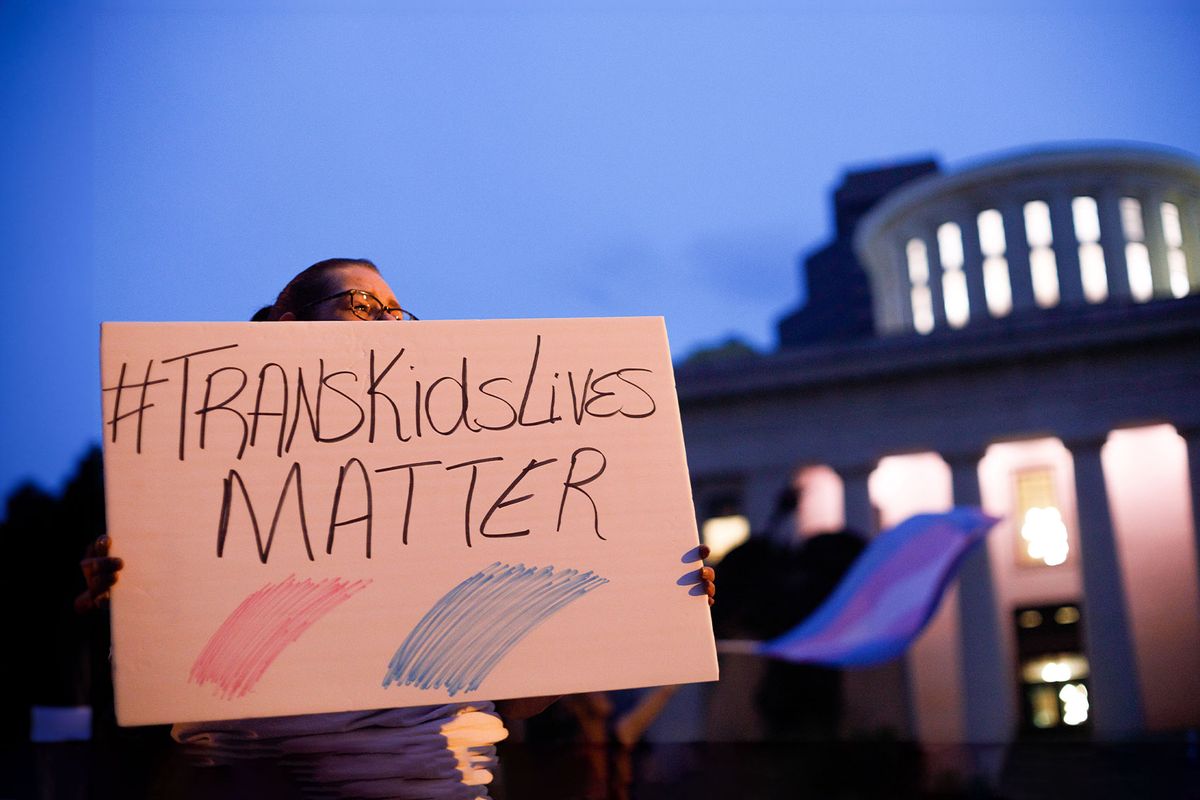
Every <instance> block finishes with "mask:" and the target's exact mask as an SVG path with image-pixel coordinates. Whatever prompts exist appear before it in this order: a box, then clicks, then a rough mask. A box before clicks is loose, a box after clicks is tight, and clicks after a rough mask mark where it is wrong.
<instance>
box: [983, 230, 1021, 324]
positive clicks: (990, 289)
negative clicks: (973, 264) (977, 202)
mask: <svg viewBox="0 0 1200 800" xmlns="http://www.w3.org/2000/svg"><path fill="white" fill-rule="evenodd" d="M976 222H977V224H978V226H979V249H980V250H981V251H982V252H983V295H984V298H985V299H986V300H987V307H988V313H990V314H991V315H992V316H993V317H1003V316H1004V315H1006V314H1008V312H1010V311H1012V286H1011V285H1010V284H1009V282H1008V259H1007V258H1005V257H1004V218H1003V217H1002V216H1000V212H999V211H997V210H996V209H994V208H989V209H988V210H987V211H981V212H979V217H978V218H977V220H976Z"/></svg>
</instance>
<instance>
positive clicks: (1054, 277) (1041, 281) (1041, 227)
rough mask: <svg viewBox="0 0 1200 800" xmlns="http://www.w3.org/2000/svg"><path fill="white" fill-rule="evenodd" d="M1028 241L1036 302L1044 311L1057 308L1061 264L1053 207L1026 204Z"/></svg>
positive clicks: (1041, 203) (1035, 201)
mask: <svg viewBox="0 0 1200 800" xmlns="http://www.w3.org/2000/svg"><path fill="white" fill-rule="evenodd" d="M1025 239H1026V241H1027V242H1028V244H1029V272H1030V277H1031V278H1032V279H1033V299H1034V301H1035V302H1036V303H1037V304H1038V305H1039V306H1041V307H1042V308H1053V307H1054V306H1056V305H1058V263H1057V262H1056V261H1055V259H1054V250H1052V249H1051V245H1052V244H1053V243H1054V236H1053V233H1052V232H1051V229H1050V206H1048V205H1046V203H1045V202H1043V201H1041V200H1031V201H1030V202H1028V203H1026V204H1025Z"/></svg>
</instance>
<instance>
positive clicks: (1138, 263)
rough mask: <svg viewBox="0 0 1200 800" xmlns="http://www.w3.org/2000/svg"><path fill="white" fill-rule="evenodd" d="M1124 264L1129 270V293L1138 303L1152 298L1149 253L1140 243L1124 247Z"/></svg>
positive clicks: (1152, 282)
mask: <svg viewBox="0 0 1200 800" xmlns="http://www.w3.org/2000/svg"><path fill="white" fill-rule="evenodd" d="M1125 263H1126V265H1127V267H1128V269H1129V293H1130V294H1131V295H1133V299H1134V300H1137V301H1138V302H1139V303H1144V302H1146V301H1147V300H1149V299H1150V298H1151V297H1153V296H1154V279H1153V278H1152V277H1151V275H1150V251H1149V250H1147V249H1146V245H1144V244H1142V243H1141V242H1130V243H1129V244H1127V245H1125Z"/></svg>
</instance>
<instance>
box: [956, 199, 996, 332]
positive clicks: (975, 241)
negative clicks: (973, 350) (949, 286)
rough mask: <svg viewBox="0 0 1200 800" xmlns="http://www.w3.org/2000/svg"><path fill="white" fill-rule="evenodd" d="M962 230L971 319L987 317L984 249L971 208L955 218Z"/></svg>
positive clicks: (964, 268)
mask: <svg viewBox="0 0 1200 800" xmlns="http://www.w3.org/2000/svg"><path fill="white" fill-rule="evenodd" d="M954 221H955V223H956V224H957V225H958V228H959V230H960V231H962V246H963V274H964V275H965V277H966V279H967V302H968V304H970V306H971V321H972V322H973V321H975V320H978V319H987V318H988V317H989V316H991V314H990V313H989V312H988V306H987V294H986V291H985V289H984V285H983V251H981V250H980V249H979V223H978V222H977V221H976V216H975V214H974V213H973V212H971V211H970V210H968V211H966V212H963V213H960V214H957V215H956V216H955V219H954Z"/></svg>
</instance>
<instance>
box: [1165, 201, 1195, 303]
mask: <svg viewBox="0 0 1200 800" xmlns="http://www.w3.org/2000/svg"><path fill="white" fill-rule="evenodd" d="M1162 224H1163V238H1164V239H1165V240H1166V243H1167V272H1168V274H1169V275H1170V278H1171V295H1172V296H1173V297H1186V296H1187V293H1188V290H1189V289H1190V288H1191V287H1190V285H1189V282H1188V274H1187V256H1185V255H1184V254H1183V229H1182V228H1181V227H1180V225H1179V207H1178V206H1176V205H1175V204H1174V203H1163V204H1162Z"/></svg>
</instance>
